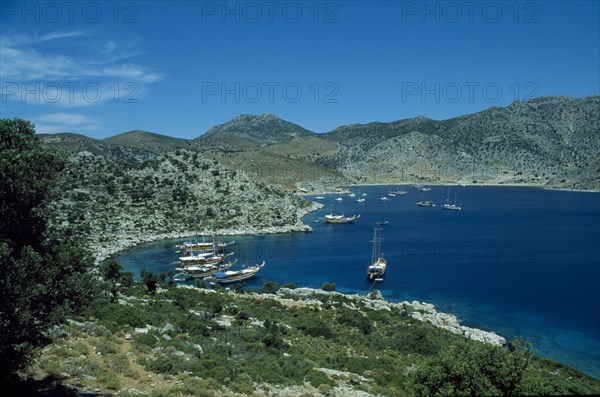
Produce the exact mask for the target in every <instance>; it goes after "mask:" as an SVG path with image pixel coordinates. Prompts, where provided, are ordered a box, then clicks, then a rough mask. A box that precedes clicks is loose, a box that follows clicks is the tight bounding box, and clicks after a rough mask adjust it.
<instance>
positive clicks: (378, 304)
mask: <svg viewBox="0 0 600 397" xmlns="http://www.w3.org/2000/svg"><path fill="white" fill-rule="evenodd" d="M323 295H325V296H342V297H344V298H347V299H348V300H350V301H351V302H352V303H350V304H347V305H349V306H350V307H351V308H352V309H356V307H355V303H359V302H360V303H363V304H364V305H365V306H366V307H368V308H370V309H373V310H385V311H391V310H392V309H397V310H400V311H403V312H407V313H409V315H410V316H411V317H412V318H414V319H415V320H419V321H422V322H426V323H430V324H431V325H433V326H434V327H437V328H441V329H445V330H447V331H449V332H452V333H453V334H457V335H462V336H464V337H465V338H467V339H471V340H476V341H479V342H484V343H489V344H492V345H496V346H504V345H505V344H506V339H505V338H503V337H502V336H500V335H498V334H496V333H494V332H490V331H484V330H481V329H477V328H471V327H466V326H464V325H460V321H459V319H458V317H456V316H455V315H453V314H448V313H442V312H438V311H437V310H436V309H435V306H434V305H432V304H430V303H424V302H418V301H413V302H406V301H404V302H399V303H394V302H389V301H386V300H385V299H384V298H383V297H382V296H381V293H380V292H379V291H375V292H374V293H371V294H369V295H368V296H362V295H356V294H343V293H341V292H335V291H323V290H318V289H313V288H295V289H290V288H281V289H279V291H277V294H276V295H274V294H264V295H261V296H268V297H270V298H273V299H277V300H278V301H279V302H280V303H282V304H283V305H286V304H295V303H290V302H287V301H286V297H293V298H295V299H297V300H299V301H302V302H303V303H305V304H306V305H307V306H316V307H319V306H321V305H323V302H322V301H321V300H319V299H318V298H319V297H320V296H323ZM287 300H288V301H289V300H290V299H289V298H288V299H287Z"/></svg>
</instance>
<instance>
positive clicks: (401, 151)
mask: <svg viewBox="0 0 600 397" xmlns="http://www.w3.org/2000/svg"><path fill="white" fill-rule="evenodd" d="M599 132H600V97H598V96H595V97H586V98H580V99H573V98H566V97H544V98H537V99H534V100H530V101H528V102H522V101H519V102H514V103H513V104H511V105H510V106H507V107H504V108H500V107H494V108H490V109H487V110H484V111H482V112H479V113H475V114H470V115H465V116H461V117H456V118H453V119H449V120H443V121H437V120H432V119H428V118H425V117H415V118H412V119H406V120H399V121H394V122H389V123H379V122H374V123H369V124H351V125H346V126H341V127H338V128H336V129H334V130H333V131H330V132H327V133H322V134H317V133H314V132H311V131H309V130H307V129H305V128H302V127H301V126H299V125H296V124H293V123H290V122H287V121H285V120H282V119H280V118H279V117H277V116H275V115H273V114H270V113H263V114H260V115H241V116H238V117H236V118H234V119H233V120H231V121H228V122H226V123H224V124H220V125H217V126H215V127H213V128H211V129H210V130H208V131H207V132H206V133H204V134H203V135H201V136H199V137H198V138H196V139H193V140H185V139H179V138H173V137H170V136H167V135H161V134H156V133H152V132H147V131H139V130H136V131H130V132H126V133H123V134H119V135H115V136H112V137H110V138H106V139H102V140H97V139H93V138H89V137H86V136H84V135H79V134H74V133H62V134H51V135H47V134H39V135H38V136H39V138H41V140H42V141H43V142H45V143H47V144H50V145H53V146H56V147H60V148H62V149H65V150H67V151H68V152H69V153H70V163H69V164H70V165H69V167H68V169H67V170H66V171H65V172H64V173H63V175H62V179H61V183H60V185H59V187H58V188H57V189H56V191H55V192H54V195H53V200H52V204H51V206H50V207H49V212H50V213H51V214H52V217H53V224H54V225H56V226H60V225H62V224H64V225H72V224H80V225H81V233H83V235H84V236H85V237H86V238H87V240H88V241H90V242H93V244H92V248H93V250H94V251H95V252H96V253H97V255H96V256H97V258H104V257H106V256H107V255H109V254H110V253H114V252H117V251H119V250H120V249H123V248H125V247H129V246H132V245H135V244H137V243H140V242H142V241H148V240H153V239H157V238H159V237H173V236H180V235H191V234H195V233H199V232H202V233H204V234H210V233H211V230H213V229H215V228H216V229H219V230H221V231H225V232H227V233H241V232H244V231H245V232H254V231H257V230H263V231H264V230H271V231H289V230H302V231H309V230H310V227H308V226H306V225H303V224H302V216H303V215H304V214H306V213H307V212H308V211H310V210H313V209H315V208H317V204H315V203H311V202H307V201H305V200H303V199H301V198H300V197H298V196H296V195H294V194H293V192H297V191H298V190H299V189H301V190H302V191H313V192H326V191H336V190H339V189H340V188H343V186H345V185H348V184H353V183H393V184H401V183H426V184H435V183H461V184H476V183H485V184H527V185H535V186H541V187H546V188H563V189H579V190H598V189H600V178H599V177H598V176H599V175H600V133H599Z"/></svg>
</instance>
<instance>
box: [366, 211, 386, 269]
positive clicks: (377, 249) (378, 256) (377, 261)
mask: <svg viewBox="0 0 600 397" xmlns="http://www.w3.org/2000/svg"><path fill="white" fill-rule="evenodd" d="M380 224H381V223H380V222H378V223H377V226H376V227H375V229H374V236H373V240H372V241H373V256H372V258H371V265H369V267H368V268H367V278H368V279H369V280H379V279H381V277H383V275H384V273H385V271H386V269H387V261H386V260H385V259H384V258H383V254H382V253H381V240H382V239H381V228H380V227H379V225H380Z"/></svg>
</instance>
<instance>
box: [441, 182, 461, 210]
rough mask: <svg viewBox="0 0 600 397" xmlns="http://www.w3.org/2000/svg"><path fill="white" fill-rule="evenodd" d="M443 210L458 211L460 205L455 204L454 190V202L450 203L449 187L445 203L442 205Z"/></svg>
mask: <svg viewBox="0 0 600 397" xmlns="http://www.w3.org/2000/svg"><path fill="white" fill-rule="evenodd" d="M442 209H443V210H450V211H460V206H459V205H458V204H456V191H455V192H454V204H450V187H448V196H447V198H446V204H444V205H442Z"/></svg>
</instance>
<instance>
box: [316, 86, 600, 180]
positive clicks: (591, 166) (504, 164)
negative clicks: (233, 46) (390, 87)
mask: <svg viewBox="0 0 600 397" xmlns="http://www.w3.org/2000/svg"><path fill="white" fill-rule="evenodd" d="M323 138H325V139H328V140H331V141H333V142H336V143H338V144H339V145H340V150H339V151H338V152H337V153H335V154H334V155H332V156H324V157H321V158H319V159H318V160H317V161H316V162H317V164H320V165H323V166H326V167H329V168H334V169H337V170H339V171H341V172H342V173H344V175H346V176H348V177H351V178H353V179H355V180H358V181H363V182H415V181H420V182H423V181H426V182H428V183H435V182H460V183H482V182H485V183H529V184H536V185H542V186H548V187H559V188H577V189H599V188H600V180H599V179H598V178H597V175H598V174H599V173H600V168H599V166H600V161H599V158H600V97H597V96H596V97H586V98H581V99H572V98H566V97H544V98H537V99H534V100H531V101H528V102H523V101H518V102H514V103H513V104H511V105H510V106H507V107H505V108H498V107H493V108H490V109H487V110H485V111H482V112H479V113H475V114H471V115H466V116H461V117H457V118H453V119H449V120H443V121H436V120H430V119H427V118H424V117H417V118H413V119H408V120H402V121H397V122H392V123H370V124H362V125H359V124H354V125H349V126H343V127H339V128H337V129H335V130H333V131H331V132H329V133H327V134H324V135H323Z"/></svg>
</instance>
